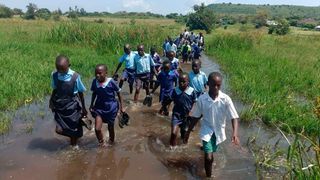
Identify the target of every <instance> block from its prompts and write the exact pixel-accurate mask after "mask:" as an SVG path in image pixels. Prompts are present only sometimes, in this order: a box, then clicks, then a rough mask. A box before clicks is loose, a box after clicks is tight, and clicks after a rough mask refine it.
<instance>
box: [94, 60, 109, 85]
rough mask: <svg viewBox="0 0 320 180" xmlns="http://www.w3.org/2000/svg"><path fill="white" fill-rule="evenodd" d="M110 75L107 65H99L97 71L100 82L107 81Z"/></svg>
mask: <svg viewBox="0 0 320 180" xmlns="http://www.w3.org/2000/svg"><path fill="white" fill-rule="evenodd" d="M107 73H108V68H107V66H106V65H105V64H97V65H96V69H95V75H96V79H97V80H98V81H99V82H104V81H105V80H106V77H107Z"/></svg>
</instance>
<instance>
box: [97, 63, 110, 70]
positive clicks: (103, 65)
mask: <svg viewBox="0 0 320 180" xmlns="http://www.w3.org/2000/svg"><path fill="white" fill-rule="evenodd" d="M99 67H102V68H103V69H105V70H106V71H108V67H107V65H105V64H97V65H96V69H97V68H99Z"/></svg>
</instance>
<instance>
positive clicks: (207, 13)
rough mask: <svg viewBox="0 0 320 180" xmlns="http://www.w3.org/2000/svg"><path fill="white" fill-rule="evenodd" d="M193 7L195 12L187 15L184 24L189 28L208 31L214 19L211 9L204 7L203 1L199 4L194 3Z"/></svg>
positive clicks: (211, 27) (212, 25)
mask: <svg viewBox="0 0 320 180" xmlns="http://www.w3.org/2000/svg"><path fill="white" fill-rule="evenodd" d="M193 9H194V11H195V12H194V13H191V14H189V15H188V19H187V24H186V26H187V27H189V28H190V30H195V29H201V30H205V31H206V32H207V33H210V32H211V30H212V29H213V27H214V23H215V19H216V16H215V14H214V12H213V10H212V9H210V8H208V7H205V6H204V4H203V3H202V4H201V5H200V6H199V5H195V6H194V7H193Z"/></svg>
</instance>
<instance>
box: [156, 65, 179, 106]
mask: <svg viewBox="0 0 320 180" xmlns="http://www.w3.org/2000/svg"><path fill="white" fill-rule="evenodd" d="M178 78H179V74H178V72H177V71H172V70H171V71H169V72H165V71H161V72H160V73H159V75H158V78H157V79H158V82H159V83H160V95H159V101H160V102H162V104H166V103H168V102H171V96H172V93H173V91H174V84H175V83H177V81H178Z"/></svg>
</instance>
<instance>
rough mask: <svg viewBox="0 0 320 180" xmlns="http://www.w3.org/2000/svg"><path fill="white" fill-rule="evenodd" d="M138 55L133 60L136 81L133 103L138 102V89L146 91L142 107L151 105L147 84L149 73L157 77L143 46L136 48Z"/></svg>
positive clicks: (151, 61) (152, 63)
mask: <svg viewBox="0 0 320 180" xmlns="http://www.w3.org/2000/svg"><path fill="white" fill-rule="evenodd" d="M137 51H138V54H137V55H136V56H135V58H134V69H135V73H136V74H135V80H136V92H135V94H134V102H138V98H139V94H140V89H141V88H143V89H145V90H146V98H145V100H144V101H143V104H144V105H148V106H151V105H152V97H151V96H150V91H149V83H150V73H151V71H153V72H154V74H155V75H156V76H157V75H158V73H157V72H156V70H155V68H154V66H155V64H154V62H153V59H152V57H151V56H150V55H149V54H146V53H145V52H144V46H143V45H139V46H138V47H137Z"/></svg>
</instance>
